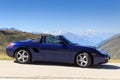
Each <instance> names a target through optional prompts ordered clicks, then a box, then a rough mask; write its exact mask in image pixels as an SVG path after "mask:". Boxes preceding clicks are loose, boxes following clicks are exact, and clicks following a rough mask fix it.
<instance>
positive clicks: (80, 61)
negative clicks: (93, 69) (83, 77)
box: [75, 52, 92, 68]
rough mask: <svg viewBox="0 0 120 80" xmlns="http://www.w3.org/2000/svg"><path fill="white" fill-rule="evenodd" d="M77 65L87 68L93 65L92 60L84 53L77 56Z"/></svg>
mask: <svg viewBox="0 0 120 80" xmlns="http://www.w3.org/2000/svg"><path fill="white" fill-rule="evenodd" d="M83 57H84V58H83ZM75 63H76V65H77V66H79V67H82V68H87V67H90V65H91V64H92V58H91V56H90V55H89V54H88V53H86V52H82V53H79V54H78V55H77V56H76V58H75Z"/></svg>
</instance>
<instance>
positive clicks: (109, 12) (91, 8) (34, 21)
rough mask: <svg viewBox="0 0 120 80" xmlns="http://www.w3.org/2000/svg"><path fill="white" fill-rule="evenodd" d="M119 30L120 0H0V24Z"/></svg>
mask: <svg viewBox="0 0 120 80" xmlns="http://www.w3.org/2000/svg"><path fill="white" fill-rule="evenodd" d="M11 27H14V28H17V29H19V30H23V31H28V32H43V33H44V32H51V31H65V32H74V33H80V32H85V31H87V30H88V31H97V32H107V33H110V32H113V33H119V32H120V0H0V28H11Z"/></svg>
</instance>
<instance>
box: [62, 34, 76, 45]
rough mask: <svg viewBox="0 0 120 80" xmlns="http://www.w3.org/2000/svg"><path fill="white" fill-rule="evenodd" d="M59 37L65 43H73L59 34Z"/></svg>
mask: <svg viewBox="0 0 120 80" xmlns="http://www.w3.org/2000/svg"><path fill="white" fill-rule="evenodd" d="M60 37H61V38H62V40H63V41H64V42H65V43H67V44H69V45H75V44H74V43H73V42H71V41H69V40H68V39H67V38H65V37H64V36H60Z"/></svg>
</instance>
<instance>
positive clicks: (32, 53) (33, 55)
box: [6, 35, 110, 67]
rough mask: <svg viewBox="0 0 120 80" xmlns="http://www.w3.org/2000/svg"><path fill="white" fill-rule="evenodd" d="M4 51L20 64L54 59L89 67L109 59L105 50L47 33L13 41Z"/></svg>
mask: <svg viewBox="0 0 120 80" xmlns="http://www.w3.org/2000/svg"><path fill="white" fill-rule="evenodd" d="M6 53H7V55H8V56H10V57H13V58H15V59H16V61H17V62H18V63H22V64H26V63H30V62H32V61H54V62H63V63H75V64H77V65H78V66H80V67H89V66H91V65H96V64H101V63H107V62H108V60H109V59H110V57H109V55H108V54H107V53H106V52H105V51H103V50H100V49H97V48H96V47H92V46H81V45H77V44H74V43H72V42H71V41H69V40H68V39H66V38H65V37H64V36H62V35H58V36H53V35H48V36H41V37H40V38H37V39H31V40H24V41H19V42H13V43H10V44H9V45H8V46H7V47H6Z"/></svg>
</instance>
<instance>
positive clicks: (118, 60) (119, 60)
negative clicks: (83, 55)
mask: <svg viewBox="0 0 120 80" xmlns="http://www.w3.org/2000/svg"><path fill="white" fill-rule="evenodd" d="M109 62H113V63H114V62H119V63H120V59H116V60H109Z"/></svg>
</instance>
